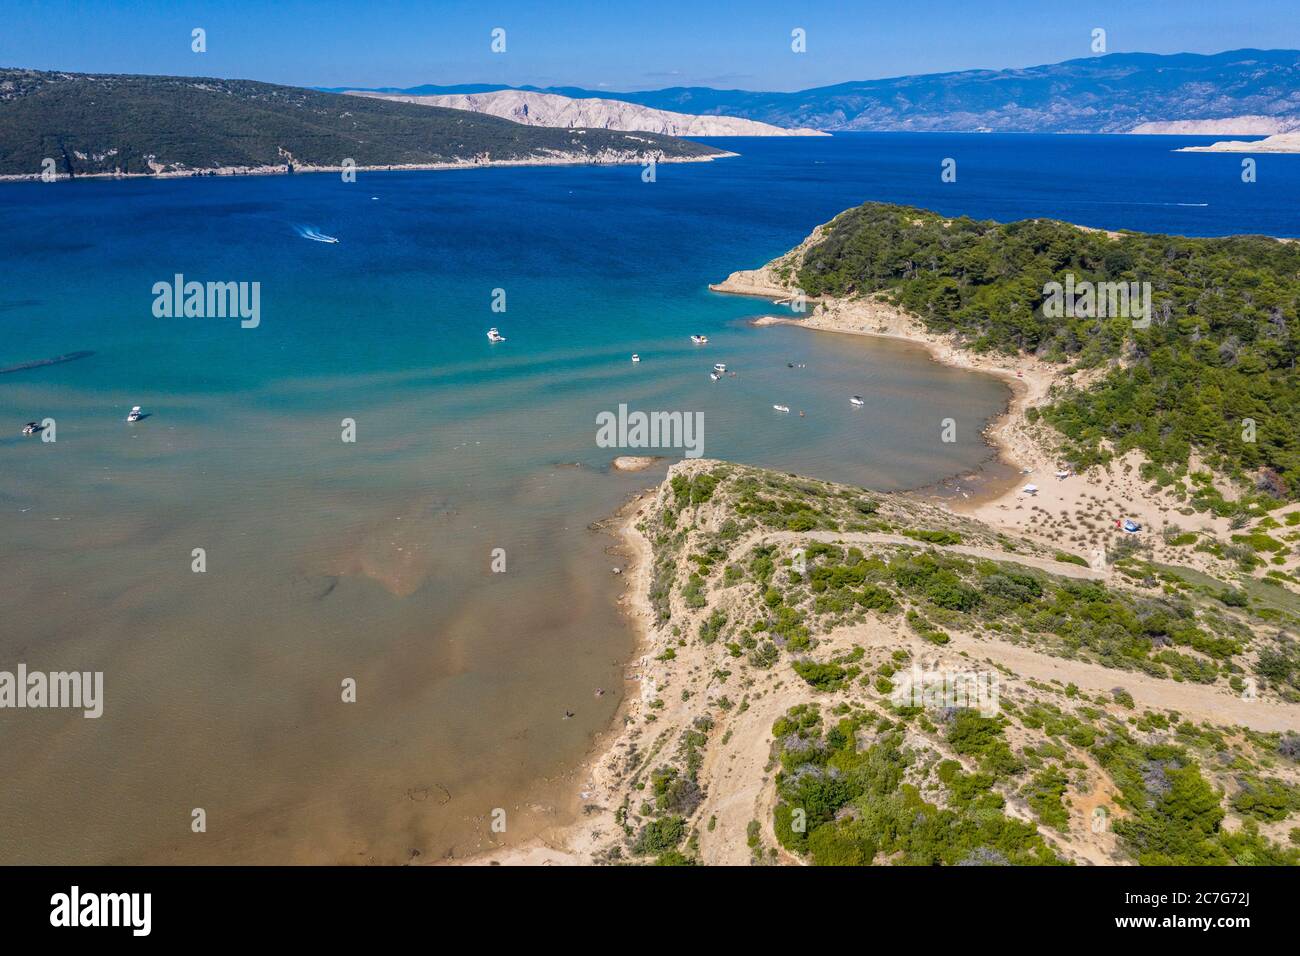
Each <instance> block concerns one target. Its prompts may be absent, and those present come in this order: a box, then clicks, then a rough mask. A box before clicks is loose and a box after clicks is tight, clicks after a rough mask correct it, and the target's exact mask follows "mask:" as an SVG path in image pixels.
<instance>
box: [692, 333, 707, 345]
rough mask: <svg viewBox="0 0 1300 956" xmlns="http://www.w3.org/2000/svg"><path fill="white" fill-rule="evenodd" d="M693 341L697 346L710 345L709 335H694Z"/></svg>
mask: <svg viewBox="0 0 1300 956" xmlns="http://www.w3.org/2000/svg"><path fill="white" fill-rule="evenodd" d="M691 341H692V342H694V343H695V344H696V345H708V344H709V337H708V336H707V335H692V336H691Z"/></svg>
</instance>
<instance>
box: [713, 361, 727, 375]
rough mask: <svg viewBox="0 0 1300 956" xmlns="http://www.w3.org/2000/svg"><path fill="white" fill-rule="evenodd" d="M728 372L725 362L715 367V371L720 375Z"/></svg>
mask: <svg viewBox="0 0 1300 956" xmlns="http://www.w3.org/2000/svg"><path fill="white" fill-rule="evenodd" d="M726 370H727V366H726V364H725V363H723V362H718V363H717V364H716V365H714V366H713V371H715V372H717V373H718V374H719V375H721V374H722V373H723V372H725V371H726Z"/></svg>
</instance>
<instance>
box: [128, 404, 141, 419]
mask: <svg viewBox="0 0 1300 956" xmlns="http://www.w3.org/2000/svg"><path fill="white" fill-rule="evenodd" d="M142 418H144V415H143V414H142V413H141V411H140V406H139V405H132V406H131V412H130V414H128V415H127V416H126V420H127V421H128V422H138V421H139V420H140V419H142Z"/></svg>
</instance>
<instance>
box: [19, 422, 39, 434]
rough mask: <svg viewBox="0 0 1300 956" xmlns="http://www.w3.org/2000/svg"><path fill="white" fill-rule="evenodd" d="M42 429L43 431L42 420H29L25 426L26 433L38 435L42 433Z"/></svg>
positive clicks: (24, 431)
mask: <svg viewBox="0 0 1300 956" xmlns="http://www.w3.org/2000/svg"><path fill="white" fill-rule="evenodd" d="M40 431H41V423H40V422H28V423H27V424H26V425H24V426H23V434H24V435H38V434H40Z"/></svg>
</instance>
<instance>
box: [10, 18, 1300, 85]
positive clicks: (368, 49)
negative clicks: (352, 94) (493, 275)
mask: <svg viewBox="0 0 1300 956" xmlns="http://www.w3.org/2000/svg"><path fill="white" fill-rule="evenodd" d="M1296 14H1297V2H1296V0H1231V2H1224V0H1126V2H1118V0H1117V2H1110V0H1105V2H1089V0H903V2H899V0H850V2H832V0H825V2H822V0H809V2H802V3H801V2H791V0H787V2H769V0H750V2H717V0H712V2H711V0H642V2H629V0H603V2H591V0H533V2H514V0H423V2H408V0H396V2H384V0H353V2H346V3H345V2H338V0H315V2H305V0H225V2H210V3H191V2H186V0H173V2H167V0H155V2H143V0H116V2H111V0H99V2H93V0H91V2H88V0H81V2H75V0H0V66H26V67H34V68H38V69H65V70H76V71H86V72H118V73H170V74H181V75H208V76H221V77H240V78H246V79H257V80H266V81H268V82H274V83H288V84H294V85H302V86H349V85H355V86H414V85H417V84H420V83H437V84H452V83H506V84H511V85H521V84H534V85H537V86H563V85H572V86H585V87H589V88H593V89H599V88H605V89H610V90H634V89H655V88H659V87H664V86H693V85H700V86H714V87H726V88H730V87H738V88H742V89H751V90H797V89H804V88H807V87H811V86H824V85H828V84H831V83H839V82H844V81H847V80H860V79H871V78H876V77H884V76H896V75H900V74H907V73H931V72H941V71H946V70H962V69H971V68H977V67H980V68H1003V67H1013V66H1030V65H1034V64H1038V63H1054V62H1057V61H1059V60H1066V59H1071V58H1074V57H1080V56H1088V55H1090V50H1089V43H1090V34H1091V31H1092V29H1093V28H1094V27H1098V26H1100V27H1103V28H1105V29H1106V31H1107V38H1108V49H1109V51H1110V52H1120V51H1135V50H1141V51H1146V52H1151V53H1175V52H1181V51H1190V52H1196V53H1212V52H1218V51H1220V50H1228V49H1235V48H1239V47H1267V48H1278V47H1288V48H1295V47H1300V17H1298V16H1297V15H1296ZM194 27H202V28H204V29H205V30H206V31H207V40H208V51H207V52H206V53H203V54H196V53H193V52H191V50H190V31H191V29H193V28H194ZM494 27H502V28H504V29H505V30H506V52H505V53H504V54H494V53H492V52H491V50H490V49H489V43H490V31H491V30H492V29H493V28H494ZM795 27H801V28H803V29H804V30H806V31H807V38H808V39H807V44H808V50H807V53H806V54H802V55H797V54H794V53H792V52H791V51H790V31H791V30H792V29H794V28H795Z"/></svg>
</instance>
